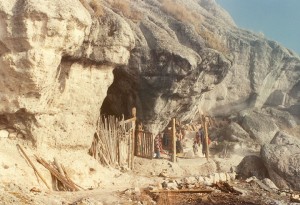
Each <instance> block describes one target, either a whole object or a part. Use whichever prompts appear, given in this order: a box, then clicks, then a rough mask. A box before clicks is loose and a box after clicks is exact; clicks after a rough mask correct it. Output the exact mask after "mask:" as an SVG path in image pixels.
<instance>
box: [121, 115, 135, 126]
mask: <svg viewBox="0 0 300 205" xmlns="http://www.w3.org/2000/svg"><path fill="white" fill-rule="evenodd" d="M134 121H136V117H133V118H130V119H127V120H123V121H120V122H119V125H123V124H126V123H129V122H134Z"/></svg>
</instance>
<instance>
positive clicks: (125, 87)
mask: <svg viewBox="0 0 300 205" xmlns="http://www.w3.org/2000/svg"><path fill="white" fill-rule="evenodd" d="M113 74H114V81H113V83H112V84H111V86H110V87H109V88H108V90H107V96H106V97H105V99H104V101H103V104H102V106H101V110H100V113H101V115H114V116H116V117H119V118H120V117H122V116H123V115H124V117H125V119H128V118H130V117H131V116H132V115H131V109H132V108H133V107H136V108H137V109H138V110H139V112H140V110H141V106H140V103H139V97H138V85H137V84H138V82H137V79H136V77H135V75H133V74H132V73H130V72H129V71H128V69H126V68H124V67H117V68H115V69H114V71H113ZM139 116H141V115H139Z"/></svg>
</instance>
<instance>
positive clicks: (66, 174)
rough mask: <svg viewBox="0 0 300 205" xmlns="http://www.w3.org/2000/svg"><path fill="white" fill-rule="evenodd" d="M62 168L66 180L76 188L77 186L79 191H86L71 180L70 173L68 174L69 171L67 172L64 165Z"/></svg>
mask: <svg viewBox="0 0 300 205" xmlns="http://www.w3.org/2000/svg"><path fill="white" fill-rule="evenodd" d="M61 167H62V169H63V171H64V175H65V177H66V179H67V180H68V181H69V182H70V183H73V184H74V186H77V187H78V188H79V189H82V190H85V189H84V188H82V187H81V186H79V185H78V184H76V183H75V182H73V181H72V180H71V178H70V177H69V175H68V173H67V170H66V168H65V167H64V165H61Z"/></svg>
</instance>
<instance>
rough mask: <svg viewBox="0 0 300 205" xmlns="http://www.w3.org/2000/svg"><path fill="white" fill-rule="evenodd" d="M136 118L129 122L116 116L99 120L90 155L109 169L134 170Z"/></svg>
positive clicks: (102, 117)
mask: <svg viewBox="0 0 300 205" xmlns="http://www.w3.org/2000/svg"><path fill="white" fill-rule="evenodd" d="M133 122H135V117H134V118H131V119H129V120H124V117H123V119H122V120H119V119H117V118H116V117H114V116H107V117H106V116H101V117H99V119H98V124H97V132H96V133H95V134H94V140H93V142H92V145H91V148H90V149H89V154H90V155H91V156H93V157H94V158H95V159H96V160H98V161H99V162H100V163H101V164H103V165H105V166H109V167H118V166H119V167H120V166H125V165H126V166H128V168H132V158H133V153H134V146H133V144H134V132H133V130H134V126H133Z"/></svg>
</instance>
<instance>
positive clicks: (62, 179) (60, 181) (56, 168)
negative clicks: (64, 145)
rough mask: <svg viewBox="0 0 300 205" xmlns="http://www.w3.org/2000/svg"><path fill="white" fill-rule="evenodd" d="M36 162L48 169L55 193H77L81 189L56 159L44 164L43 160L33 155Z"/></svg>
mask: <svg viewBox="0 0 300 205" xmlns="http://www.w3.org/2000/svg"><path fill="white" fill-rule="evenodd" d="M35 158H36V160H37V161H38V162H39V163H40V164H42V165H43V166H44V167H45V168H46V169H48V170H49V171H50V173H51V175H52V177H53V178H54V181H55V184H54V185H55V186H54V188H55V189H56V190H57V191H79V190H80V189H82V188H81V187H80V186H78V185H77V184H75V183H74V182H73V181H72V180H71V179H70V177H69V176H68V174H67V172H66V169H65V167H64V166H63V165H60V164H59V163H58V162H57V160H56V159H54V164H53V163H48V162H46V161H45V160H44V159H43V158H41V157H38V156H36V155H35Z"/></svg>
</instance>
